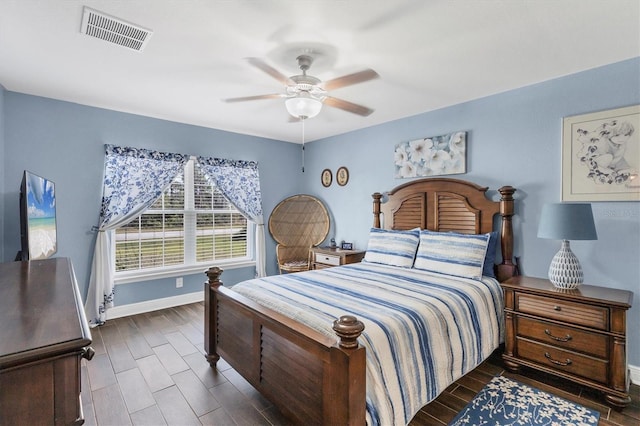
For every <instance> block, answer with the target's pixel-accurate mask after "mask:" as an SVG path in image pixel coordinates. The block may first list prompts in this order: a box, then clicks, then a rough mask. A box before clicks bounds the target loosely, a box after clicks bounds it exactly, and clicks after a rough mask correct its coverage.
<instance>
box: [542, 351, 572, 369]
mask: <svg viewBox="0 0 640 426" xmlns="http://www.w3.org/2000/svg"><path fill="white" fill-rule="evenodd" d="M544 357H545V358H547V359H548V360H549V361H550V362H552V363H554V364H555V365H561V366H562V367H566V366H567V365H571V360H570V359H569V358H567V360H566V361H564V362H562V361H557V360H555V359H553V358H551V355H549V352H545V353H544Z"/></svg>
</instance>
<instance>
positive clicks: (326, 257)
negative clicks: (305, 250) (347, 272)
mask: <svg viewBox="0 0 640 426" xmlns="http://www.w3.org/2000/svg"><path fill="white" fill-rule="evenodd" d="M365 253H366V252H365V250H342V249H339V248H335V249H332V248H324V247H312V248H311V250H309V258H310V264H311V269H324V268H331V267H333V266H340V265H347V264H349V263H358V262H360V261H361V260H362V258H363V257H364V254H365Z"/></svg>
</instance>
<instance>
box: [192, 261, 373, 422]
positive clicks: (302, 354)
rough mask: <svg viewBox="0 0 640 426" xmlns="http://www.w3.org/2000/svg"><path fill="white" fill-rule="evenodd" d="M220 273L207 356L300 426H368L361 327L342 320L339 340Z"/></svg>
mask: <svg viewBox="0 0 640 426" xmlns="http://www.w3.org/2000/svg"><path fill="white" fill-rule="evenodd" d="M221 273H222V270H221V269H220V268H216V267H213V268H210V269H209V270H208V271H207V276H208V277H209V281H208V282H207V283H205V320H204V326H205V334H204V336H205V342H204V345H205V351H206V355H205V356H206V358H207V360H208V361H209V363H210V364H211V365H212V366H215V365H216V362H217V361H218V360H219V359H220V357H223V358H224V360H225V361H226V362H228V363H229V364H230V365H231V366H232V367H233V368H234V369H235V370H236V371H237V372H238V373H240V374H241V375H242V376H243V377H244V378H245V379H246V380H247V381H249V383H251V384H252V385H253V386H254V387H255V388H256V389H257V390H258V391H259V392H260V393H262V394H263V395H264V396H265V397H266V398H268V399H269V400H270V401H271V402H272V403H273V404H274V405H275V406H276V407H278V409H279V410H280V411H281V412H282V413H283V414H284V415H286V416H287V417H288V418H290V419H292V420H293V421H295V422H296V423H299V424H307V425H308V424H318V425H320V424H336V425H337V424H340V425H364V424H365V409H366V408H365V349H364V348H363V347H362V346H360V345H359V344H358V341H357V338H358V336H360V333H361V332H362V330H363V329H364V325H363V324H362V322H360V321H358V320H357V319H356V318H354V317H352V316H343V317H341V318H339V319H337V320H336V321H335V322H334V326H333V329H334V330H335V332H336V339H331V338H328V337H326V336H324V335H323V334H321V333H319V332H317V331H315V330H313V329H311V328H309V327H307V326H305V325H303V324H301V323H298V322H296V321H294V320H291V319H290V318H287V317H285V316H284V315H281V314H279V313H277V312H275V311H272V310H270V309H267V308H264V307H262V306H260V305H258V304H257V303H255V302H253V301H251V300H249V299H248V298H246V297H243V296H241V295H239V294H237V293H235V292H233V291H232V290H229V289H227V288H225V287H224V286H222V282H221V281H220V274H221Z"/></svg>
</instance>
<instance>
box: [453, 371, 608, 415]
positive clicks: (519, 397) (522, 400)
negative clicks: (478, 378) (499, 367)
mask: <svg viewBox="0 0 640 426" xmlns="http://www.w3.org/2000/svg"><path fill="white" fill-rule="evenodd" d="M599 417H600V413H599V412H597V411H595V410H591V409H589V408H586V407H583V406H582V405H579V404H575V403H573V402H570V401H567V400H566V399H562V398H559V397H557V396H553V395H551V394H548V393H546V392H543V391H541V390H538V389H536V388H532V387H531V386H527V385H525V384H522V383H519V382H517V381H515V380H511V379H509V378H507V377H504V376H497V377H494V378H493V379H491V381H490V382H489V383H487V385H486V386H485V387H484V388H483V389H482V390H481V391H480V392H479V393H478V394H477V395H476V396H475V397H474V398H473V400H471V402H469V404H467V406H466V407H465V408H464V409H463V410H462V411H461V412H460V413H458V415H457V416H456V417H455V418H454V419H453V420H452V421H451V423H449V426H462V425H464V426H471V425H473V426H481V425H485V426H489V425H491V426H495V425H500V426H510V425H512V426H523V425H549V426H561V425H562V426H565V425H566V426H569V425H570V426H595V425H597V424H598V418H599Z"/></svg>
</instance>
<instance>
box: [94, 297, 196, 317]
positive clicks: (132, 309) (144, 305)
mask: <svg viewBox="0 0 640 426" xmlns="http://www.w3.org/2000/svg"><path fill="white" fill-rule="evenodd" d="M203 300H204V291H198V292H195V293H186V294H181V295H179V296H172V297H165V298H163V299H154V300H147V301H145V302H139V303H131V304H129V305H122V306H114V307H113V308H111V309H109V310H107V321H108V320H110V319H115V318H121V317H128V316H130V315H136V314H143V313H145V312H152V311H157V310H159V309H166V308H172V307H174V306H180V305H187V304H189V303H196V302H201V301H203Z"/></svg>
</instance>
